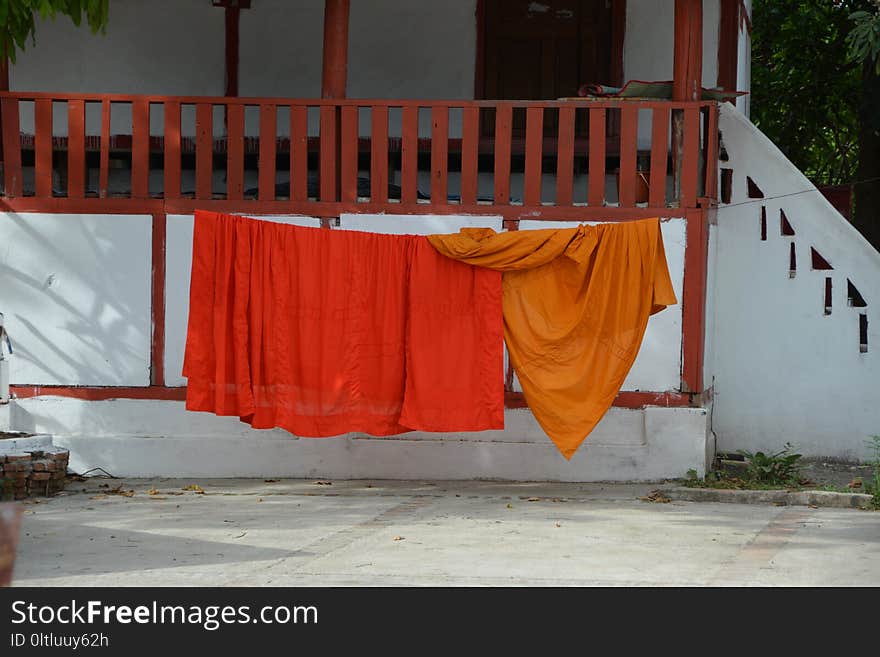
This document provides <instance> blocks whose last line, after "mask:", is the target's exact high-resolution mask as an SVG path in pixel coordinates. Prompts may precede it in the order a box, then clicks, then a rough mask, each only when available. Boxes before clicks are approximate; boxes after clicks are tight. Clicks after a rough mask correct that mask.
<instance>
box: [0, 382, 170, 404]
mask: <svg viewBox="0 0 880 657" xmlns="http://www.w3.org/2000/svg"><path fill="white" fill-rule="evenodd" d="M9 388H10V391H11V392H13V393H14V394H15V396H16V398H18V399H29V398H31V397H71V398H73V399H84V400H86V401H106V400H108V399H155V400H162V401H185V400H186V388H167V387H164V386H150V387H143V388H132V387H120V388H114V387H97V386H29V385H15V386H9Z"/></svg>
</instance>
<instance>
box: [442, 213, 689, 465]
mask: <svg viewBox="0 0 880 657" xmlns="http://www.w3.org/2000/svg"><path fill="white" fill-rule="evenodd" d="M428 239H429V240H430V241H431V244H432V245H433V246H434V247H435V248H436V249H437V250H438V251H439V252H440V253H442V254H443V255H445V256H448V257H450V258H453V259H455V260H458V261H461V262H466V263H469V264H472V265H478V266H480V267H489V268H491V269H495V270H497V271H501V272H504V274H503V311H504V337H505V340H506V341H507V348H508V350H509V352H510V361H511V363H512V364H513V367H514V369H515V371H516V373H517V376H518V377H519V380H520V383H521V384H522V388H523V393H524V394H525V397H526V401H527V402H528V404H529V408H530V409H531V410H532V413H534V415H535V419H536V420H537V421H538V423H539V424H540V425H541V427H542V428H543V429H544V431H545V432H546V433H547V435H548V436H549V437H550V438H551V439H552V440H553V442H554V443H555V444H556V446H557V447H558V448H559V451H560V452H562V454H563V455H564V456H565V457H566V458H571V456H572V454H574V452H575V451H576V450H577V448H578V447H579V446H580V444H581V443H582V442H583V441H584V439H585V438H586V436H587V435H588V434H589V433H590V431H592V429H593V427H595V426H596V424H597V423H598V422H599V420H601V419H602V416H603V415H604V414H605V412H606V411H607V410H608V408H609V407H610V406H611V404H612V402H613V401H614V398H615V396H616V395H617V393H618V391H619V390H620V387H621V385H623V380H624V379H625V378H626V375H627V373H628V372H629V370H630V368H631V367H632V364H633V361H635V358H636V354H638V351H639V346H640V345H641V343H642V337H643V336H644V334H645V328H646V326H647V323H648V316H649V315H651V314H653V313H656V312H659V311H660V310H662V309H663V308H665V307H666V306H668V305H672V304H675V303H676V298H675V292H674V291H673V289H672V282H671V280H670V278H669V271H668V269H667V265H666V254H665V252H664V250H663V239H662V237H661V234H660V222H659V220H658V219H647V220H642V221H631V222H622V223H613V224H611V223H609V224H600V225H597V226H586V225H582V226H579V227H577V228H568V229H562V230H552V229H547V230H529V231H512V232H508V233H497V234H496V233H495V232H494V231H493V230H492V229H490V228H464V229H462V230H461V232H459V233H457V234H454V235H431V236H430V237H429V238H428Z"/></svg>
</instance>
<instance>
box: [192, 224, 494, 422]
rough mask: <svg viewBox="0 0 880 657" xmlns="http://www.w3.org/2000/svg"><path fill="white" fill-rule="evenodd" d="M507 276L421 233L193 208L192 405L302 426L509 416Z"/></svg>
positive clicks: (483, 419)
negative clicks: (441, 248)
mask: <svg viewBox="0 0 880 657" xmlns="http://www.w3.org/2000/svg"><path fill="white" fill-rule="evenodd" d="M502 345H503V342H502V318H501V275H500V274H499V273H498V272H495V271H491V270H488V269H482V268H478V267H473V266H470V265H467V264H464V263H460V262H454V261H452V260H450V259H448V258H444V257H443V256H441V255H440V254H438V253H437V251H436V250H434V249H433V248H432V247H431V246H430V244H429V243H428V241H427V239H426V238H425V237H424V236H415V235H378V234H373V233H361V232H355V231H341V230H327V229H320V228H303V227H299V226H291V225H286V224H279V223H274V222H271V221H259V220H255V219H251V218H248V217H240V216H233V215H225V214H218V213H214V212H202V211H197V212H196V217H195V233H194V236H193V261H192V278H191V288H190V312H189V326H188V331H187V339H186V354H185V359H184V366H183V374H184V375H185V376H186V377H187V378H188V387H187V396H186V408H187V409H189V410H194V411H208V412H212V413H216V414H217V415H233V416H238V417H240V418H241V420H242V421H244V422H247V423H249V424H251V425H252V426H253V427H255V428H258V429H267V428H272V427H281V428H283V429H286V430H288V431H290V432H292V433H294V434H296V435H299V436H333V435H338V434H343V433H347V432H353V431H357V432H364V433H369V434H373V435H388V434H395V433H401V432H405V431H410V430H424V431H477V430H483V429H501V428H503V427H504V389H503V383H504V372H503V353H502V348H503V347H502Z"/></svg>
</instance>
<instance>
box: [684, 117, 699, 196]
mask: <svg viewBox="0 0 880 657" xmlns="http://www.w3.org/2000/svg"><path fill="white" fill-rule="evenodd" d="M682 151H683V152H682V156H681V207H686V208H692V207H695V206H696V204H697V177H698V176H699V162H700V109H699V107H696V106H694V107H688V108H687V109H685V111H684V144H683V148H682Z"/></svg>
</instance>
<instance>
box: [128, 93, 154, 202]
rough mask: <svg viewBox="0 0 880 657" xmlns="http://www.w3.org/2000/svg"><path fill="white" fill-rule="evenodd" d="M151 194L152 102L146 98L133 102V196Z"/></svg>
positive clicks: (143, 196) (142, 196) (138, 196)
mask: <svg viewBox="0 0 880 657" xmlns="http://www.w3.org/2000/svg"><path fill="white" fill-rule="evenodd" d="M149 195H150V104H149V103H148V102H147V101H146V100H145V99H141V98H139V99H136V100H133V101H132V103H131V197H132V198H147V197H148V196H149Z"/></svg>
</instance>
